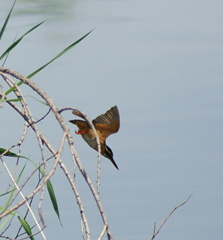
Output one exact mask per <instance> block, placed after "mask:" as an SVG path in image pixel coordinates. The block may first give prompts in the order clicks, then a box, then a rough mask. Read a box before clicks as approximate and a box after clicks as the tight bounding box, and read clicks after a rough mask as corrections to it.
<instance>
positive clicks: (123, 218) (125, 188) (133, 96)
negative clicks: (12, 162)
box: [0, 0, 223, 240]
mask: <svg viewBox="0 0 223 240" xmlns="http://www.w3.org/2000/svg"><path fill="white" fill-rule="evenodd" d="M1 4H3V5H2V9H1V10H0V19H1V22H2V21H3V20H4V19H5V16H6V14H7V12H8V9H9V8H10V7H11V3H10V2H9V1H3V3H1ZM222 7H223V3H222V2H221V1H217V0H216V1H215V0H214V1H208V0H205V1H203V2H202V3H201V2H200V1H198V0H195V1H193V3H192V2H184V3H182V2H179V1H176V0H173V1H168V2H165V1H66V3H64V2H61V1H36V2H35V1H32V2H31V3H30V2H28V3H27V2H26V1H17V4H16V6H15V11H14V16H13V18H12V19H11V20H10V26H9V29H8V32H7V34H6V35H5V37H4V39H3V40H2V41H1V51H2V49H5V47H6V46H7V44H8V43H9V42H12V41H13V39H14V37H15V36H16V34H18V36H20V35H21V34H23V33H24V32H25V31H27V29H29V28H30V27H31V26H33V25H34V24H37V23H38V22H41V21H43V20H46V22H45V23H44V25H43V26H42V27H40V28H38V29H37V30H36V31H35V32H33V33H32V34H31V35H29V36H27V38H26V39H25V40H24V41H23V42H22V43H21V44H20V45H19V47H18V48H17V49H16V50H15V51H14V52H13V53H12V54H11V55H10V56H9V58H8V61H7V63H6V64H5V66H6V67H9V68H13V69H14V70H16V71H18V72H21V73H22V74H24V75H28V74H29V73H31V72H32V71H34V70H35V69H37V68H38V67H40V66H41V65H43V64H44V63H46V62H47V61H48V60H50V59H51V58H52V57H54V56H55V55H56V54H57V53H58V52H59V51H61V50H62V49H64V48H65V47H67V46H68V45H69V44H71V43H72V42H74V41H75V40H77V39H78V38H80V37H81V36H83V35H84V34H86V33H87V32H89V31H90V30H92V29H94V31H93V32H92V33H91V34H90V35H89V36H88V37H87V38H86V39H85V40H84V41H82V42H81V43H80V44H78V45H77V46H76V47H75V48H74V49H72V50H71V51H70V52H69V53H67V54H66V55H64V56H63V57H62V58H60V59H59V60H57V61H56V62H55V63H53V64H52V65H51V66H49V67H48V68H47V69H46V70H44V71H42V72H41V73H39V74H38V75H36V76H35V77H34V78H33V80H35V82H36V83H37V84H38V85H40V86H41V87H42V88H43V89H44V91H46V92H47V93H48V94H49V95H50V96H51V97H52V98H53V100H54V102H55V103H56V104H57V105H58V108H61V107H65V106H73V107H76V108H79V109H81V110H83V111H84V112H85V113H87V115H88V116H89V117H91V118H94V117H96V116H98V115H99V114H101V113H104V112H105V111H106V110H108V109H109V108H110V107H111V106H113V105H118V107H119V110H120V114H121V129H120V132H119V133H118V134H116V135H114V136H111V137H110V138H109V139H108V141H107V143H108V145H109V146H110V147H111V148H112V149H113V151H114V154H115V160H116V162H117V164H118V166H119V168H120V171H116V170H115V169H114V168H113V166H112V165H111V164H110V162H109V161H107V160H106V159H104V158H103V159H102V186H101V199H102V202H103V205H104V208H105V211H106V212H107V216H108V219H109V222H110V225H111V230H112V232H113V236H114V237H115V239H121V240H135V239H149V237H150V236H151V234H152V232H153V225H154V222H156V223H157V226H158V225H159V223H160V222H161V221H162V220H163V219H164V217H166V216H167V214H168V213H169V212H170V211H171V210H172V209H173V208H174V207H175V206H177V205H178V204H180V203H181V202H182V201H184V200H185V199H186V198H187V197H188V196H189V194H190V193H191V192H192V190H193V189H195V193H194V195H193V196H192V198H191V200H190V201H189V202H188V203H187V204H186V205H185V206H183V207H182V208H180V209H179V210H178V211H177V212H176V213H175V214H174V215H173V216H172V217H171V218H170V220H169V221H168V223H167V224H166V225H165V227H164V228H163V230H162V231H161V232H160V234H159V235H158V237H157V239H158V238H160V239H163V240H167V239H168V240H169V239H181V240H187V239H194V240H195V239H202V240H210V239H220V238H221V236H222V234H223V230H222V229H223V224H222V214H223V208H222V203H223V193H222V180H223V177H222V168H223V163H222V154H223V150H222V149H223V148H222V134H223V128H222V117H223V113H222V104H223V97H222V92H223V81H222V75H223V70H222V69H223V68H222V62H223V57H222V56H223V46H222V45H223V43H222V42H223V41H222V40H223V27H222V20H223V17H222ZM24 91H25V89H24ZM27 94H32V93H27ZM30 101H31V104H33V106H34V110H33V111H34V112H35V114H36V117H37V118H38V117H40V116H42V114H43V112H44V111H42V110H40V109H39V104H38V103H36V102H35V101H34V100H30ZM5 107H6V105H5ZM4 111H7V110H4ZM46 111H47V110H46ZM8 114H12V113H11V112H10V113H8ZM9 116H10V117H9V119H8V120H7V121H9V123H10V125H11V131H13V132H18V129H17V125H16V124H17V122H15V119H14V115H9ZM64 117H65V119H67V121H68V120H69V119H72V118H73V117H72V115H71V114H69V113H66V114H64ZM4 121H5V120H1V122H0V123H1V124H5V122H4ZM18 121H19V120H18ZM20 121H21V120H20ZM21 124H22V122H21ZM40 126H41V128H42V129H43V130H45V131H46V134H47V136H48V138H49V139H52V142H53V143H54V144H55V145H56V144H58V143H57V142H56V140H54V139H56V137H57V136H60V134H61V133H60V132H58V127H57V126H54V125H50V126H51V128H50V129H49V124H44V123H43V124H42V125H40ZM70 127H71V129H72V131H74V127H73V126H70ZM2 134H3V136H8V133H7V132H6V131H5V129H3V130H2ZM18 134H20V132H19V133H18ZM18 136H19V135H18ZM74 139H75V146H76V148H77V151H78V154H79V155H80V158H81V159H82V161H83V164H84V167H85V168H86V169H87V171H89V174H90V175H91V176H92V177H93V179H94V178H95V164H96V160H95V159H96V156H97V155H96V152H93V151H92V150H91V149H89V148H88V147H87V145H86V144H85V143H84V142H83V140H82V138H80V137H78V136H74ZM13 141H14V140H13V139H11V137H8V138H7V139H6V140H5V142H4V143H7V144H13ZM26 144H27V145H29V143H26ZM29 147H30V148H31V146H29ZM27 154H28V155H30V156H31V157H32V152H28V153H27ZM65 158H67V160H66V161H67V164H68V166H70V168H71V171H72V165H71V163H70V160H69V155H68V156H66V154H65ZM52 181H53V183H54V185H55V186H56V193H57V195H58V198H59V205H60V211H61V218H62V223H63V226H64V227H63V228H61V227H60V225H59V223H58V221H57V219H56V218H55V216H54V213H53V211H52V208H51V205H50V203H46V208H47V216H45V217H46V224H47V229H46V235H47V237H48V239H59V238H61V237H63V238H64V239H81V235H80V231H79V228H80V223H79V220H78V218H77V217H76V216H77V215H78V216H79V213H78V209H73V208H74V205H73V203H74V202H75V199H74V197H73V196H72V193H71V192H70V190H69V186H67V182H66V180H65V179H64V177H63V176H62V174H61V173H60V172H59V170H58V172H57V173H56V174H55V175H54V177H53V179H52ZM79 184H80V187H81V189H82V192H81V194H82V195H83V199H84V200H85V202H84V205H85V207H86V210H87V212H88V211H89V213H88V215H89V219H90V220H89V221H90V224H91V228H92V230H91V231H92V239H96V237H97V236H98V232H100V230H101V226H99V225H98V224H99V223H98V222H97V221H95V218H97V217H98V215H97V214H96V213H93V212H91V211H92V209H93V208H94V203H93V201H92V199H91V198H90V196H89V194H88V190H87V188H86V186H85V184H83V183H82V181H81V180H80V183H79ZM66 186H67V187H66ZM65 188H66V191H65ZM64 201H65V202H66V203H65V204H64ZM75 218H76V219H75ZM58 236H60V237H59V238H58ZM39 239H40V238H39Z"/></svg>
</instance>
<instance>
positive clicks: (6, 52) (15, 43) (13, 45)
mask: <svg viewBox="0 0 223 240" xmlns="http://www.w3.org/2000/svg"><path fill="white" fill-rule="evenodd" d="M43 23H44V21H43V22H41V23H38V24H37V25H35V26H34V27H32V28H31V29H29V30H28V31H27V32H26V33H24V34H23V35H22V36H21V37H20V38H19V39H18V40H16V41H15V42H14V43H12V44H11V45H10V46H9V47H8V48H7V49H6V50H5V52H4V53H3V54H2V55H1V57H0V60H1V59H2V58H3V57H5V56H6V55H7V54H8V53H9V52H10V51H11V50H12V49H13V48H14V47H15V46H17V45H18V44H19V42H20V41H21V40H22V39H23V38H24V37H25V36H26V35H27V34H29V33H30V32H32V31H33V30H35V29H36V28H37V27H39V26H40V25H41V24H43Z"/></svg>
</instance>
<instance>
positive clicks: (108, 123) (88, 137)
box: [70, 106, 120, 169]
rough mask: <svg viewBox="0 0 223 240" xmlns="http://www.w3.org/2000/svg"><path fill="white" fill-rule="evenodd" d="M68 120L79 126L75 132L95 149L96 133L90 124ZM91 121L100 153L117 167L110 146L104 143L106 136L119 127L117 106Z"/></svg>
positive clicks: (77, 113)
mask: <svg viewBox="0 0 223 240" xmlns="http://www.w3.org/2000/svg"><path fill="white" fill-rule="evenodd" d="M72 113H73V114H74V115H76V116H79V117H81V118H83V119H84V117H83V116H82V115H81V114H80V113H79V112H78V111H75V110H74V111H72ZM70 122H71V123H73V124H75V125H77V127H78V128H79V129H78V131H75V133H76V134H79V135H81V136H82V138H83V139H84V140H85V141H86V142H87V144H88V145H89V146H90V147H91V148H93V149H95V150H96V151H97V150H98V148H97V140H96V135H95V133H94V131H93V129H92V128H91V126H90V125H89V124H88V123H87V122H86V121H83V120H70ZM92 123H93V125H94V127H95V129H96V131H97V134H98V137H99V139H100V145H101V154H102V155H103V156H104V157H106V158H108V159H109V160H110V161H111V162H112V163H113V165H114V166H115V167H116V168H117V169H119V168H118V166H117V164H116V163H115V161H114V159H113V152H112V150H111V148H110V147H109V146H108V145H106V138H107V137H108V136H110V135H111V134H113V133H116V132H118V130H119V127H120V117H119V111H118V107H117V106H114V107H112V108H111V109H110V110H108V111H107V112H106V113H105V114H102V115H99V116H98V117H96V118H95V119H94V120H93V121H92Z"/></svg>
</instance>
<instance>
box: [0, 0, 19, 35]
mask: <svg viewBox="0 0 223 240" xmlns="http://www.w3.org/2000/svg"><path fill="white" fill-rule="evenodd" d="M15 2H16V1H15ZM15 2H14V3H13V5H12V7H11V10H10V11H9V13H8V16H7V18H6V19H5V22H4V24H3V26H2V28H1V31H0V40H1V38H2V36H3V33H4V31H5V28H6V26H7V24H8V21H9V18H10V16H11V13H12V10H13V8H14V6H15Z"/></svg>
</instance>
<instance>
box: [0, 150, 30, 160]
mask: <svg viewBox="0 0 223 240" xmlns="http://www.w3.org/2000/svg"><path fill="white" fill-rule="evenodd" d="M5 151H7V150H6V149H5V148H0V155H2V154H3V156H7V157H20V158H25V159H27V160H29V159H28V158H27V157H24V156H20V155H18V154H16V153H13V152H10V151H7V152H5Z"/></svg>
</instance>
